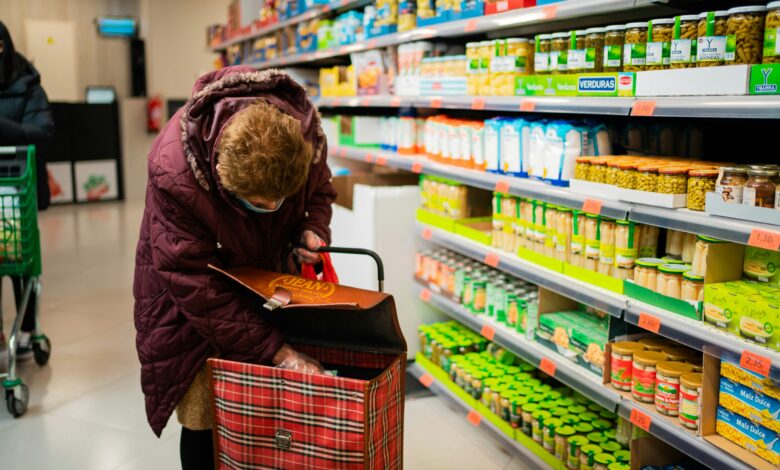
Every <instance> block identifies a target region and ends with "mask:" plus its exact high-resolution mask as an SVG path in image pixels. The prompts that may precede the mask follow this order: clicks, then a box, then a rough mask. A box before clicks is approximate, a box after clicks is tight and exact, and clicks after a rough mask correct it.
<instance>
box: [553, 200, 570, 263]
mask: <svg viewBox="0 0 780 470" xmlns="http://www.w3.org/2000/svg"><path fill="white" fill-rule="evenodd" d="M573 220H574V219H573V215H572V210H571V209H569V208H567V207H561V208H560V210H558V218H557V220H556V223H555V233H556V236H555V259H557V260H560V261H563V262H564V263H567V262H569V245H570V243H571V232H572V223H573Z"/></svg>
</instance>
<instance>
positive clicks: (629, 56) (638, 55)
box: [623, 43, 647, 65]
mask: <svg viewBox="0 0 780 470" xmlns="http://www.w3.org/2000/svg"><path fill="white" fill-rule="evenodd" d="M646 57H647V44H644V43H639V44H624V45H623V64H625V65H645V60H646Z"/></svg>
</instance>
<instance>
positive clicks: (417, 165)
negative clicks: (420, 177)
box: [412, 162, 423, 173]
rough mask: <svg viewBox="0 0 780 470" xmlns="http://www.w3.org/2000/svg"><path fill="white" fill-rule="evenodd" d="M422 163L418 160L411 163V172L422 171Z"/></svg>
mask: <svg viewBox="0 0 780 470" xmlns="http://www.w3.org/2000/svg"><path fill="white" fill-rule="evenodd" d="M422 170H423V164H422V163H420V162H414V163H412V173H422Z"/></svg>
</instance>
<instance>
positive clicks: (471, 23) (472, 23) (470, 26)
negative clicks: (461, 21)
mask: <svg viewBox="0 0 780 470" xmlns="http://www.w3.org/2000/svg"><path fill="white" fill-rule="evenodd" d="M476 30H477V20H468V21H467V22H466V26H465V27H464V28H463V31H464V32H466V33H470V32H472V31H476Z"/></svg>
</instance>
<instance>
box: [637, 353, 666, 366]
mask: <svg viewBox="0 0 780 470" xmlns="http://www.w3.org/2000/svg"><path fill="white" fill-rule="evenodd" d="M664 361H666V354H664V353H662V352H659V351H640V352H638V353H636V354H634V362H637V363H639V364H642V365H643V366H654V365H656V364H658V363H659V362H664ZM666 362H668V361H666Z"/></svg>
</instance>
